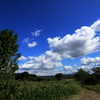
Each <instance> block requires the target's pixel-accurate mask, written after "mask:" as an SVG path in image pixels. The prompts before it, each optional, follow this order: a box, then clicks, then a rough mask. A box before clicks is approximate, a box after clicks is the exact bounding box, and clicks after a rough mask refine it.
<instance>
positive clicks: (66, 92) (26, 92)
mask: <svg viewBox="0 0 100 100" xmlns="http://www.w3.org/2000/svg"><path fill="white" fill-rule="evenodd" d="M2 82H4V84H2V83H1V82H0V85H1V87H2V88H1V89H0V100H62V99H64V98H68V97H70V96H71V95H75V94H77V93H79V92H80V90H81V87H80V86H79V85H77V84H76V83H74V82H72V81H59V82H58V81H49V82H33V81H19V82H18V81H16V80H8V81H4V80H3V81H2Z"/></svg>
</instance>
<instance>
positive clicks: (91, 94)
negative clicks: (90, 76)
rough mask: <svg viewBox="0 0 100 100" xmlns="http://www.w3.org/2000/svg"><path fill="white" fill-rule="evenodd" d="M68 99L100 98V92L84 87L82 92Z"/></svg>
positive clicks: (86, 99)
mask: <svg viewBox="0 0 100 100" xmlns="http://www.w3.org/2000/svg"><path fill="white" fill-rule="evenodd" d="M67 100H100V93H97V92H95V91H92V90H88V89H84V88H83V90H82V91H81V93H79V94H78V95H76V96H72V97H71V98H70V99H67Z"/></svg>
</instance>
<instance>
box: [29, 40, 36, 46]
mask: <svg viewBox="0 0 100 100" xmlns="http://www.w3.org/2000/svg"><path fill="white" fill-rule="evenodd" d="M36 45H37V42H35V41H34V42H32V43H28V47H34V46H36Z"/></svg>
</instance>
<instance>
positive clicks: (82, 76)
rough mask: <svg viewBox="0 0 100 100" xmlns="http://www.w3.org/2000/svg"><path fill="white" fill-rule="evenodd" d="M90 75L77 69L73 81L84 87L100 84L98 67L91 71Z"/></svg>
mask: <svg viewBox="0 0 100 100" xmlns="http://www.w3.org/2000/svg"><path fill="white" fill-rule="evenodd" d="M91 71H92V73H89V72H87V71H85V70H83V69H79V70H78V71H77V72H76V73H75V75H74V76H75V79H76V80H78V81H80V82H81V83H82V84H85V85H96V84H99V83H100V67H96V68H93V69H91Z"/></svg>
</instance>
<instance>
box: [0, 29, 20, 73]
mask: <svg viewBox="0 0 100 100" xmlns="http://www.w3.org/2000/svg"><path fill="white" fill-rule="evenodd" d="M17 37H18V36H17V34H16V35H15V34H14V31H13V30H11V31H9V30H8V29H5V30H2V31H0V74H8V73H14V72H15V71H16V70H17V69H18V65H17V63H18V61H17V60H18V58H19V57H20V55H21V54H20V53H17V52H18V47H19V45H18V43H17Z"/></svg>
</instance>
